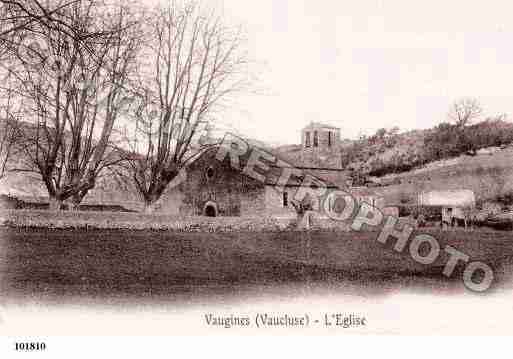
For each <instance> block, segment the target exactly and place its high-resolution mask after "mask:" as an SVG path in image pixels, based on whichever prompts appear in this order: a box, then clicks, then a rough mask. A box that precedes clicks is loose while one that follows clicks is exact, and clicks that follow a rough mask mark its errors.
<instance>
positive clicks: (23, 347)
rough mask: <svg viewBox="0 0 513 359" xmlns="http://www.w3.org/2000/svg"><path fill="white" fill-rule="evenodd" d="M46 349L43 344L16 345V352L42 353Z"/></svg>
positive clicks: (27, 343)
mask: <svg viewBox="0 0 513 359" xmlns="http://www.w3.org/2000/svg"><path fill="white" fill-rule="evenodd" d="M45 349H46V344H45V343H35V342H26V343H16V350H17V351H27V352H31V351H42V350H45Z"/></svg>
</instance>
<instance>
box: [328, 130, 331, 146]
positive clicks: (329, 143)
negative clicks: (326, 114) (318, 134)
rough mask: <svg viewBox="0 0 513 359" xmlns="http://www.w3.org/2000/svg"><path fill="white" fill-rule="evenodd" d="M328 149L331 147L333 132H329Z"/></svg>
mask: <svg viewBox="0 0 513 359" xmlns="http://www.w3.org/2000/svg"><path fill="white" fill-rule="evenodd" d="M328 147H331V131H328Z"/></svg>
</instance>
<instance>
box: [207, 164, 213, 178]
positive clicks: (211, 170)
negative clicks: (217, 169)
mask: <svg viewBox="0 0 513 359" xmlns="http://www.w3.org/2000/svg"><path fill="white" fill-rule="evenodd" d="M212 177H214V169H213V168H212V167H209V168H207V178H208V179H211V178H212Z"/></svg>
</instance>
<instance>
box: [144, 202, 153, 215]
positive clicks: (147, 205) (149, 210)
mask: <svg viewBox="0 0 513 359" xmlns="http://www.w3.org/2000/svg"><path fill="white" fill-rule="evenodd" d="M154 212H155V202H144V213H145V214H153V213H154Z"/></svg>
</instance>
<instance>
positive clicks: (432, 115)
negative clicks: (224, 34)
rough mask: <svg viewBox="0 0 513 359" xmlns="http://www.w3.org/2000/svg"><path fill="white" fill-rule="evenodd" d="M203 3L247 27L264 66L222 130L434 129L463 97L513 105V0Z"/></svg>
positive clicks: (288, 135) (285, 133)
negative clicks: (317, 125) (320, 126)
mask: <svg viewBox="0 0 513 359" xmlns="http://www.w3.org/2000/svg"><path fill="white" fill-rule="evenodd" d="M204 1H206V2H210V3H212V2H218V3H219V4H218V5H219V6H220V7H221V8H222V11H223V13H224V15H225V16H226V18H227V20H228V21H230V22H233V23H234V24H241V25H242V26H243V27H244V29H245V32H246V36H247V43H246V46H247V49H248V52H249V56H250V60H251V61H252V71H254V73H255V74H256V75H257V81H256V82H255V91H254V92H248V93H246V94H242V95H239V96H238V97H237V101H236V103H234V104H233V106H230V107H229V108H227V109H226V110H225V111H224V112H223V114H222V115H221V117H222V118H221V119H220V120H219V122H220V123H221V124H222V125H221V127H222V128H227V129H228V128H233V129H235V130H237V131H239V132H241V133H243V134H245V135H247V136H250V137H253V138H256V139H259V140H262V141H266V142H269V143H280V144H293V143H299V141H300V140H299V133H300V130H301V128H302V127H304V126H305V125H306V124H308V123H309V122H310V121H320V122H326V123H329V124H332V125H335V126H338V127H340V128H341V129H342V137H346V138H356V137H357V136H358V135H359V134H362V133H365V134H370V133H373V132H374V131H375V130H376V129H378V128H381V127H393V126H399V127H400V128H401V129H403V130H409V129H416V128H428V127H432V126H433V125H436V124H438V123H439V122H441V121H443V120H445V119H446V118H447V112H448V109H449V106H450V104H451V103H452V102H453V101H455V100H457V99H458V98H461V97H464V96H471V97H476V98H477V99H478V100H479V101H480V103H481V104H482V106H483V108H484V113H485V115H495V114H498V113H511V114H513V101H512V96H511V90H510V84H511V83H513V81H512V80H513V47H512V39H513V36H512V35H513V33H512V32H513V22H512V21H511V14H512V10H513V4H511V3H510V2H508V1H486V2H483V1H469V0H467V1H459V0H452V1H450V2H448V1H437V0H432V1H393V0H388V1H386V2H385V1H383V0H360V1H319V0H317V1H315V0H290V1H288V0H258V1H250V0H204ZM255 92H256V93H255Z"/></svg>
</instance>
